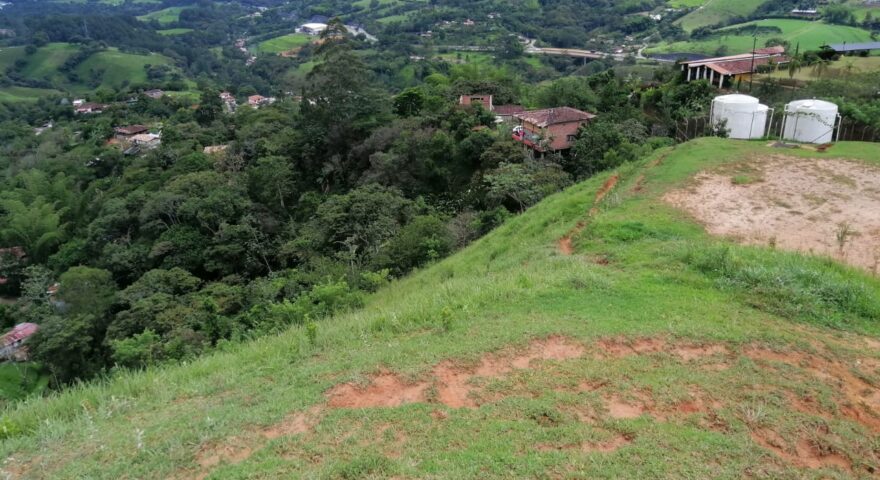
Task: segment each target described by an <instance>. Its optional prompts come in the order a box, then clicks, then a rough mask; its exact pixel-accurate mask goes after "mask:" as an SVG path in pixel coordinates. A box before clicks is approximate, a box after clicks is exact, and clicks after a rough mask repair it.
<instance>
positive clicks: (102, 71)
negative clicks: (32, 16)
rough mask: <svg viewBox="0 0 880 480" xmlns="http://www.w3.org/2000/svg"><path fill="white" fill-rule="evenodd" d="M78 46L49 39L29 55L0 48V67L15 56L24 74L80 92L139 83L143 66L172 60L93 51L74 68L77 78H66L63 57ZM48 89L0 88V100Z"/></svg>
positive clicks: (17, 98) (31, 95) (35, 95)
mask: <svg viewBox="0 0 880 480" xmlns="http://www.w3.org/2000/svg"><path fill="white" fill-rule="evenodd" d="M79 48H80V47H78V46H77V45H73V44H69V43H50V44H48V45H46V46H44V47H40V48H39V49H37V51H36V52H34V53H33V54H32V55H25V52H24V48H23V47H10V48H4V49H2V50H0V71H5V69H6V68H8V67H9V66H11V65H13V64H14V63H15V62H16V61H17V60H20V59H21V60H24V61H25V65H24V67H23V69H22V70H21V74H22V75H24V76H25V77H27V78H31V79H36V80H43V81H47V82H50V83H51V84H52V85H54V86H55V87H56V88H57V89H62V90H69V91H71V92H73V93H77V94H78V93H83V92H87V91H91V90H94V89H95V88H97V87H102V86H103V87H113V88H119V87H121V86H122V85H123V84H124V83H126V82H127V83H140V82H145V81H146V80H147V76H146V72H145V70H144V66H146V65H170V64H171V63H172V60H171V59H170V58H168V57H165V56H163V55H158V54H152V55H138V54H132V53H125V52H120V51H119V50H117V49H115V48H110V49H107V50H104V51H100V52H97V53H94V54H93V55H91V56H90V57H88V58H87V59H85V60H84V61H83V62H81V63H80V64H79V65H77V66H76V68H75V72H76V74H77V76H78V81H76V82H72V81H70V78H69V77H68V76H67V75H65V74H64V73H63V72H61V71H60V70H59V67H61V66H62V65H63V64H64V62H65V61H67V60H68V59H69V58H71V57H72V56H73V55H75V54H76V53H77V52H78V51H79ZM53 91H55V90H52V89H36V88H25V87H15V86H13V87H3V88H0V101H2V100H6V101H22V100H25V101H26V100H32V99H35V98H38V97H39V96H41V95H45V94H47V93H51V92H53Z"/></svg>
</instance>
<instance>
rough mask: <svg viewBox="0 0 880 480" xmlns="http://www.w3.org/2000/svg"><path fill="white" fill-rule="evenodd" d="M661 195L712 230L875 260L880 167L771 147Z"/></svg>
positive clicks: (871, 263)
mask: <svg viewBox="0 0 880 480" xmlns="http://www.w3.org/2000/svg"><path fill="white" fill-rule="evenodd" d="M664 199H665V200H666V201H667V202H669V203H671V204H672V205H675V206H676V207H679V208H681V209H683V210H685V211H687V212H688V213H690V214H691V215H693V216H694V217H695V218H696V219H697V220H698V221H700V222H701V223H703V224H704V225H705V227H706V230H707V231H708V232H709V233H711V234H714V235H722V236H730V237H734V238H736V239H737V240H739V241H741V242H743V243H747V244H755V245H765V246H766V245H772V246H777V247H779V248H784V249H790V250H797V251H801V252H809V253H814V254H818V255H827V256H831V257H833V258H836V259H838V260H841V261H844V262H846V263H849V264H851V265H854V266H857V267H860V268H863V269H865V270H868V271H871V272H875V273H876V272H877V271H878V268H880V168H877V167H873V166H869V165H866V164H863V163H859V162H854V161H846V160H837V159H816V158H799V157H787V156H782V155H772V156H763V157H755V158H752V159H751V160H749V161H747V162H744V163H739V164H729V165H725V166H724V167H722V168H720V169H716V170H713V171H707V172H703V173H700V174H699V175H697V176H696V177H695V178H694V179H693V182H692V184H691V185H690V186H688V187H687V188H684V189H681V190H675V191H672V192H669V193H668V194H666V195H665V196H664Z"/></svg>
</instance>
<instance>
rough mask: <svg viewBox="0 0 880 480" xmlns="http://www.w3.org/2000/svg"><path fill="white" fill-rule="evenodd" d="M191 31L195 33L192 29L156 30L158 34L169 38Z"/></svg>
mask: <svg viewBox="0 0 880 480" xmlns="http://www.w3.org/2000/svg"><path fill="white" fill-rule="evenodd" d="M191 31H193V29H191V28H167V29H165V30H156V33H158V34H159V35H165V36H166V37H169V36H174V35H184V34H187V33H189V32H191Z"/></svg>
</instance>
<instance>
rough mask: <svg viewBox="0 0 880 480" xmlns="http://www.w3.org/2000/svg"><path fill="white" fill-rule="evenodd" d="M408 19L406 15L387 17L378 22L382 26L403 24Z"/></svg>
mask: <svg viewBox="0 0 880 480" xmlns="http://www.w3.org/2000/svg"><path fill="white" fill-rule="evenodd" d="M407 18H408V17H407V16H406V15H388V16H387V17H382V18H379V19H377V20H376V21H377V22H379V23H381V24H386V23H392V22H403V21H405V20H406V19H407Z"/></svg>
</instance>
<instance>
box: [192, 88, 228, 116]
mask: <svg viewBox="0 0 880 480" xmlns="http://www.w3.org/2000/svg"><path fill="white" fill-rule="evenodd" d="M222 113H223V101H222V100H221V99H220V92H218V91H217V90H214V89H213V88H204V89H202V95H201V99H200V100H199V108H198V109H196V113H195V118H196V121H198V122H199V123H200V124H202V125H208V124H210V123H212V122H213V121H214V120H216V119H217V118H219V117H220V115H221V114H222Z"/></svg>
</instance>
